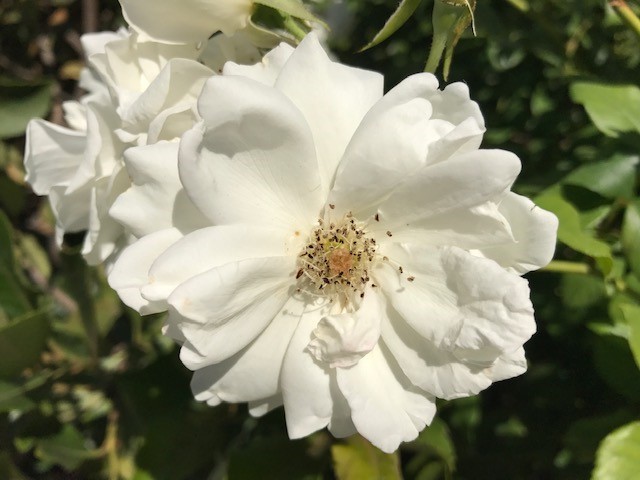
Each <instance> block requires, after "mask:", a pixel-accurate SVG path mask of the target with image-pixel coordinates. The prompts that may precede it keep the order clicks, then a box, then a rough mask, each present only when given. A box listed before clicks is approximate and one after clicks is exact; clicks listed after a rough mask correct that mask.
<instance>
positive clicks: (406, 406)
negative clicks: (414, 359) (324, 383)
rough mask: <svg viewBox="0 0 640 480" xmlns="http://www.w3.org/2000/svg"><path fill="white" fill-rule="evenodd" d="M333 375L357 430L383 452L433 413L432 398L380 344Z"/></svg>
mask: <svg viewBox="0 0 640 480" xmlns="http://www.w3.org/2000/svg"><path fill="white" fill-rule="evenodd" d="M336 375H337V379H338V385H339V386H340V391H341V392H342V393H343V394H344V396H345V398H346V399H347V402H349V406H350V407H351V412H352V413H351V417H352V419H353V423H354V425H355V427H356V428H357V430H358V432H359V433H360V434H361V435H362V436H363V437H365V438H366V439H367V440H369V441H370V442H371V443H372V444H374V445H375V446H376V447H378V448H379V449H381V450H383V451H384V452H387V453H391V452H394V451H396V450H397V448H398V446H399V445H400V443H401V442H410V441H411V440H414V439H415V438H416V437H417V436H418V434H419V433H420V431H421V430H422V429H423V428H424V427H425V426H426V425H427V424H429V423H431V420H432V419H433V417H434V415H435V413H436V405H435V402H434V400H433V398H432V397H431V396H430V395H428V394H425V393H420V392H419V391H418V390H417V389H415V387H412V386H411V385H410V384H409V382H407V380H406V378H405V377H404V374H403V373H402V371H401V370H399V369H398V367H397V365H396V364H395V362H394V360H393V358H391V357H390V356H389V355H388V353H386V352H383V349H382V348H381V347H380V346H377V347H376V348H374V349H373V350H372V351H371V352H370V353H369V354H368V355H366V356H365V357H363V358H362V359H361V360H360V361H359V362H358V363H357V364H356V365H354V366H353V367H351V368H339V369H337V370H336Z"/></svg>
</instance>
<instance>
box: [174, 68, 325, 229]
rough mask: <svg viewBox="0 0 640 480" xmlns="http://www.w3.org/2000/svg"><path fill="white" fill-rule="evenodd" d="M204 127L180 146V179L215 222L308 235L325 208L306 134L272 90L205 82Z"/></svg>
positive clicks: (233, 80) (240, 81) (237, 81)
mask: <svg viewBox="0 0 640 480" xmlns="http://www.w3.org/2000/svg"><path fill="white" fill-rule="evenodd" d="M198 109H199V112H200V114H201V116H202V117H203V119H204V125H202V126H197V127H195V128H194V129H193V130H190V131H188V132H187V133H186V134H185V135H184V136H183V137H182V141H181V143H180V154H179V168H180V178H181V180H182V183H183V185H184V187H185V190H186V192H187V194H188V195H189V197H190V198H191V199H192V200H193V202H194V204H195V205H196V206H197V207H198V208H199V209H200V210H201V211H202V212H203V213H204V214H205V215H206V216H207V217H208V218H209V219H211V221H212V222H213V223H214V224H216V225H220V224H231V223H251V224H254V225H255V224H258V225H270V226H278V227H281V228H284V229H286V230H287V231H289V232H293V231H295V230H299V231H306V230H308V229H309V228H310V226H311V225H312V224H313V223H314V222H315V221H316V220H317V218H318V213H319V210H320V208H321V206H322V204H323V203H324V199H323V198H322V195H321V191H320V179H319V174H318V167H317V164H316V160H315V154H314V150H313V143H312V138H311V134H310V132H309V129H308V127H307V125H306V123H305V120H304V118H303V117H302V116H301V115H300V112H299V111H297V110H296V108H295V107H294V106H293V105H292V104H291V102H289V101H288V100H287V98H286V97H284V96H283V95H282V94H280V93H279V92H278V91H277V90H275V89H273V88H269V87H267V86H264V85H262V84H260V83H257V82H255V81H253V80H250V79H246V78H242V77H225V76H216V77H212V78H211V79H210V80H209V81H207V83H206V85H205V88H204V90H203V92H202V95H201V96H200V99H199V103H198Z"/></svg>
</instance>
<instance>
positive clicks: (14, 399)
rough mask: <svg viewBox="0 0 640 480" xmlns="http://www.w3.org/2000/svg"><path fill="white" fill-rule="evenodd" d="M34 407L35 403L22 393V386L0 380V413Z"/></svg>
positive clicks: (26, 409)
mask: <svg viewBox="0 0 640 480" xmlns="http://www.w3.org/2000/svg"><path fill="white" fill-rule="evenodd" d="M34 407H35V403H34V402H33V401H32V400H31V399H30V398H28V397H26V396H25V395H24V387H23V386H22V385H17V384H13V383H8V382H3V381H0V413H5V412H10V411H11V410H20V411H21V412H27V411H29V410H31V409H32V408H34Z"/></svg>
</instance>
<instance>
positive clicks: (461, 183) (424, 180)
mask: <svg viewBox="0 0 640 480" xmlns="http://www.w3.org/2000/svg"><path fill="white" fill-rule="evenodd" d="M520 168H521V165H520V160H519V159H518V157H516V156H515V155H514V154H513V153H510V152H507V151H504V150H476V151H472V152H468V153H463V154H460V155H456V156H454V157H452V158H450V159H448V160H447V161H446V162H440V163H437V164H435V165H432V166H426V167H425V168H423V169H421V170H420V171H419V172H417V173H416V174H415V175H413V176H411V177H409V178H408V179H407V180H406V181H405V182H404V183H403V184H402V185H400V186H399V187H398V188H397V189H396V190H395V191H394V193H393V194H392V195H391V196H390V197H389V199H387V200H386V201H384V202H383V203H382V205H381V206H380V209H379V210H380V220H381V223H382V222H384V226H385V227H386V228H387V229H389V230H391V231H392V232H393V231H394V230H398V231H399V230H401V229H411V228H412V223H413V222H418V221H421V220H424V219H425V218H428V217H431V216H435V215H442V214H445V213H446V212H449V211H452V210H454V209H461V208H468V207H473V206H477V205H481V204H483V203H485V202H487V201H488V200H492V199H499V198H500V197H501V196H503V195H504V194H505V193H506V191H507V190H508V189H509V188H510V187H511V185H512V184H513V181H514V180H515V178H516V177H517V176H518V173H520Z"/></svg>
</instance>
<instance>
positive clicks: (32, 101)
mask: <svg viewBox="0 0 640 480" xmlns="http://www.w3.org/2000/svg"><path fill="white" fill-rule="evenodd" d="M50 103H51V84H50V83H49V82H40V83H37V84H35V85H31V84H27V83H22V82H18V81H15V80H12V79H7V78H3V77H0V138H8V137H15V136H18V135H22V134H23V133H24V131H25V129H26V127H27V123H28V122H29V120H31V119H32V118H35V117H44V116H45V115H46V114H47V112H48V111H49V105H50Z"/></svg>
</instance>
